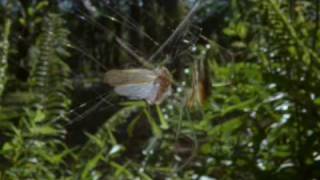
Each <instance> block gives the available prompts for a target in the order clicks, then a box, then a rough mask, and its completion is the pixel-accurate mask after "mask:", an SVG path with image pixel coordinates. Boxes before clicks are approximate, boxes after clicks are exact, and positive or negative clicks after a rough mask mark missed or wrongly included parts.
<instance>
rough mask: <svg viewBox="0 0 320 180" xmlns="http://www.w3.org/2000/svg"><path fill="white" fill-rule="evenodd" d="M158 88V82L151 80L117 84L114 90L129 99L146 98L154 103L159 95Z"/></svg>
mask: <svg viewBox="0 0 320 180" xmlns="http://www.w3.org/2000/svg"><path fill="white" fill-rule="evenodd" d="M158 89H159V87H158V86H157V84H154V83H153V82H151V83H139V84H126V85H121V86H116V87H115V89H114V90H115V92H116V93H117V94H119V95H122V96H126V97H128V98H129V99H146V100H147V101H148V102H149V103H151V104H152V103H153V102H154V100H155V98H156V96H157V93H158Z"/></svg>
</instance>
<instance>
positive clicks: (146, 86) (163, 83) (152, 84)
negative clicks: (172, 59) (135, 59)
mask: <svg viewBox="0 0 320 180" xmlns="http://www.w3.org/2000/svg"><path fill="white" fill-rule="evenodd" d="M104 82H105V83H107V84H108V85H110V86H112V87H114V91H115V92H116V93H117V94H119V95H121V96H126V97H128V98H129V99H135V100H138V99H143V100H146V101H147V102H148V103H149V104H160V103H161V102H162V101H163V100H164V99H165V98H166V97H168V96H169V95H170V94H171V84H172V76H171V74H170V72H169V70H168V69H167V68H165V67H161V68H157V69H155V70H148V69H125V70H116V69H115V70H110V71H108V72H106V74H105V76H104Z"/></svg>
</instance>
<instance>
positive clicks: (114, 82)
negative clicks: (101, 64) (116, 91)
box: [104, 69, 157, 86]
mask: <svg viewBox="0 0 320 180" xmlns="http://www.w3.org/2000/svg"><path fill="white" fill-rule="evenodd" d="M156 78H157V74H156V73H155V72H154V71H152V70H148V69H127V70H110V71H108V72H106V74H105V76H104V82H105V83H107V84H109V85H110V86H120V85H126V84H144V83H150V82H153V81H154V80H155V79H156Z"/></svg>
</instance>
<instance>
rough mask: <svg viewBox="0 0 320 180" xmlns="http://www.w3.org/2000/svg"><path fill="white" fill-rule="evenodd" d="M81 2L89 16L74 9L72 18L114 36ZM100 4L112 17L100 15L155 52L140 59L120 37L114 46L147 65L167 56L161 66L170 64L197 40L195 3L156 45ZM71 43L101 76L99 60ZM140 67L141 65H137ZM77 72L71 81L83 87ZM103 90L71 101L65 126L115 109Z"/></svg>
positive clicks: (90, 7) (133, 23)
mask: <svg viewBox="0 0 320 180" xmlns="http://www.w3.org/2000/svg"><path fill="white" fill-rule="evenodd" d="M83 2H84V4H85V9H86V10H87V11H88V12H89V13H86V12H84V11H79V10H77V11H76V12H75V14H74V17H75V18H78V19H79V20H80V21H83V22H84V23H88V24H91V25H93V26H96V27H98V28H99V29H101V30H103V31H107V32H110V33H113V34H114V36H115V37H117V35H116V32H112V31H110V30H109V29H108V27H107V26H105V25H103V24H101V23H100V22H98V21H97V20H96V19H95V18H96V16H98V15H97V12H98V10H97V9H96V8H95V6H94V5H93V4H91V2H90V1H89V0H83ZM102 2H104V4H103V5H104V7H106V9H107V10H109V11H110V12H112V15H103V16H104V17H106V18H108V19H110V20H111V21H114V22H118V23H122V24H124V25H125V27H126V28H127V29H128V30H133V31H135V32H136V33H137V34H139V35H142V36H143V37H144V38H146V39H148V40H149V41H150V42H151V43H152V44H153V46H154V48H156V49H157V50H156V51H155V52H153V53H152V55H150V56H149V57H148V58H146V56H143V54H144V53H142V52H141V51H140V50H139V49H137V48H134V47H132V46H131V45H130V44H129V43H127V42H126V40H124V39H121V38H120V37H117V38H118V39H120V43H119V42H118V44H117V46H118V47H119V48H120V49H121V50H123V51H124V52H126V53H128V54H129V55H131V56H133V57H135V59H139V58H141V59H144V61H146V62H148V63H149V62H150V64H151V63H154V61H155V59H164V57H167V56H169V57H170V58H169V60H168V61H167V62H165V63H164V64H167V63H172V62H173V61H175V60H176V59H178V58H179V57H181V56H185V55H188V53H189V52H190V47H192V46H193V45H194V44H195V43H196V41H197V40H198V38H199V34H200V33H201V29H200V28H199V27H197V26H195V25H193V24H192V23H191V21H192V15H193V14H194V13H195V11H196V10H197V8H198V4H195V5H193V6H192V7H191V10H190V11H189V13H187V15H186V16H185V17H184V18H183V19H182V21H181V22H180V24H179V25H178V26H177V27H176V28H174V29H169V31H170V32H171V34H170V35H169V37H168V38H167V39H166V40H165V41H164V42H161V43H160V42H157V41H156V40H155V39H154V38H153V37H151V36H150V35H149V34H148V33H146V32H145V31H143V30H141V29H140V28H139V25H138V23H137V22H136V21H135V20H134V19H132V18H131V17H130V16H126V15H123V13H122V12H121V11H120V10H119V9H116V8H115V7H112V6H111V5H110V2H109V1H107V0H105V1H102ZM121 43H123V44H121ZM75 44H76V43H74V44H72V45H71V46H72V48H73V49H75V50H76V51H77V52H79V53H81V54H82V55H83V56H85V57H86V58H87V59H88V60H90V61H91V62H93V63H94V64H96V65H97V67H98V68H97V69H102V70H103V71H102V72H101V71H98V72H100V74H101V75H102V74H103V73H104V72H105V71H106V70H107V68H106V67H105V66H104V65H103V63H102V62H101V61H99V59H98V58H96V57H95V56H94V55H92V54H90V52H87V51H86V49H85V47H80V46H77V45H75ZM138 61H139V60H138ZM140 64H142V63H141V62H140ZM142 65H143V64H142ZM149 68H150V67H149ZM77 73H78V72H76V73H75V74H74V77H75V82H76V83H79V82H80V84H84V83H82V82H83V79H84V78H83V76H82V75H78V74H77ZM97 77H98V79H102V77H101V76H97ZM98 83H101V82H98ZM77 86H81V85H77ZM89 87H93V86H92V84H91V85H89ZM104 90H105V92H102V91H101V90H93V91H92V95H91V97H89V98H88V99H86V100H84V101H82V102H74V104H73V108H72V109H71V110H70V111H69V112H68V113H69V114H70V117H71V118H70V119H71V121H70V122H69V125H70V124H73V123H76V122H79V121H82V120H84V119H86V118H87V117H88V116H90V114H92V113H97V112H99V111H103V110H105V109H108V108H111V107H113V106H116V104H115V103H114V102H112V101H111V98H110V95H106V94H107V93H109V92H110V91H106V89H104ZM106 92H107V93H106ZM80 96H81V95H80Z"/></svg>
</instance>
